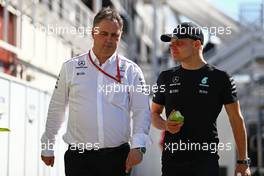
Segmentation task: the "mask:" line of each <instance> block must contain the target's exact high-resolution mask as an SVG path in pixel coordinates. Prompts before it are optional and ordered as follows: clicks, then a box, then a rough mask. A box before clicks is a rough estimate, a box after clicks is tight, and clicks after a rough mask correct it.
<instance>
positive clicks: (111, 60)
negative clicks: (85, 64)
mask: <svg viewBox="0 0 264 176" xmlns="http://www.w3.org/2000/svg"><path fill="white" fill-rule="evenodd" d="M90 54H91V58H92V60H93V62H94V63H95V64H96V65H98V66H100V62H99V60H98V58H97V57H96V55H95V54H94V52H93V50H92V49H91V50H90ZM116 55H117V53H116V51H115V52H114V53H113V54H112V56H110V57H109V58H108V59H107V60H106V61H105V63H103V65H107V64H111V63H113V62H115V60H116Z"/></svg>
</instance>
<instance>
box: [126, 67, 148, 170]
mask: <svg viewBox="0 0 264 176" xmlns="http://www.w3.org/2000/svg"><path fill="white" fill-rule="evenodd" d="M131 75H132V77H133V81H132V86H134V88H135V89H134V90H133V91H131V92H129V99H130V110H131V111H132V112H133V116H132V119H133V132H132V140H131V143H132V144H131V150H130V152H129V154H128V157H127V160H126V172H128V171H129V170H130V169H131V168H132V167H133V166H134V165H136V164H139V163H140V162H141V161H142V158H143V154H142V153H141V152H140V151H139V150H138V149H136V148H138V147H146V142H147V140H148V138H149V136H148V135H149V130H150V123H151V118H150V116H151V115H150V107H149V98H148V95H147V92H146V91H145V90H143V91H142V92H138V91H137V90H138V89H137V88H138V87H142V86H143V88H144V85H145V81H144V77H143V73H142V72H141V70H140V68H139V67H136V68H134V71H133V72H132V74H131Z"/></svg>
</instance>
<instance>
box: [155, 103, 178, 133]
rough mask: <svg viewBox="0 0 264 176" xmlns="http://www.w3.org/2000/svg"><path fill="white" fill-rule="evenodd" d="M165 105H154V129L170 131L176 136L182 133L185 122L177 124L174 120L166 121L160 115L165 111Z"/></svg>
mask: <svg viewBox="0 0 264 176" xmlns="http://www.w3.org/2000/svg"><path fill="white" fill-rule="evenodd" d="M163 107H164V106H163V105H159V104H157V103H154V102H153V103H152V107H151V111H152V113H151V117H152V124H153V126H154V127H156V128H158V129H160V130H166V131H169V132H170V133H171V134H176V133H178V132H179V131H180V129H181V127H182V125H183V122H175V121H173V120H170V119H167V120H164V119H163V118H162V117H161V116H160V114H161V113H162V111H163Z"/></svg>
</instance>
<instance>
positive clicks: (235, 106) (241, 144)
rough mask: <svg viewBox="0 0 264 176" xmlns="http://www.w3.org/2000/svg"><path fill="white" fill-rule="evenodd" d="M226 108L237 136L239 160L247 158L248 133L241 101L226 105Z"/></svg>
mask: <svg viewBox="0 0 264 176" xmlns="http://www.w3.org/2000/svg"><path fill="white" fill-rule="evenodd" d="M225 109H226V112H227V114H228V117H229V121H230V124H231V127H232V130H233V134H234V137H235V141H236V145H237V153H238V160H244V159H247V158H248V155H247V133H246V128H245V123H244V119H243V116H242V114H241V110H240V107H239V103H238V102H235V103H231V104H227V105H225Z"/></svg>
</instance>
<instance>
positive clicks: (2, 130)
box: [0, 128, 10, 132]
mask: <svg viewBox="0 0 264 176" xmlns="http://www.w3.org/2000/svg"><path fill="white" fill-rule="evenodd" d="M0 132H10V130H9V129H8V128H0Z"/></svg>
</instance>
